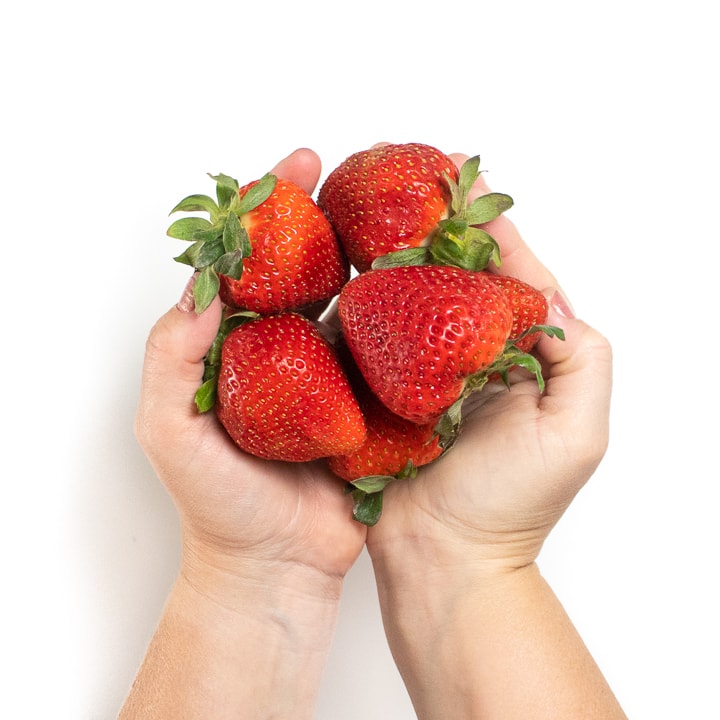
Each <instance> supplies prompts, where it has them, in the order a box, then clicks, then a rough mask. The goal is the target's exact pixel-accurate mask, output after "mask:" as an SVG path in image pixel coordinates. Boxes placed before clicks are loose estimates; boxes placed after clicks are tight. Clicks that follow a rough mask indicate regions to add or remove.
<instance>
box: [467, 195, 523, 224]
mask: <svg viewBox="0 0 720 720" xmlns="http://www.w3.org/2000/svg"><path fill="white" fill-rule="evenodd" d="M512 206H513V199H512V198H511V197H510V196H509V195H504V194H503V193H488V194H487V195H481V196H480V197H478V198H475V200H473V201H472V202H471V203H470V205H469V206H468V209H467V213H466V218H467V221H468V223H469V224H470V225H482V224H483V223H486V222H490V221H491V220H494V219H495V218H496V217H499V216H500V215H502V214H503V213H504V212H505V211H506V210H509V209H510V208H511V207H512Z"/></svg>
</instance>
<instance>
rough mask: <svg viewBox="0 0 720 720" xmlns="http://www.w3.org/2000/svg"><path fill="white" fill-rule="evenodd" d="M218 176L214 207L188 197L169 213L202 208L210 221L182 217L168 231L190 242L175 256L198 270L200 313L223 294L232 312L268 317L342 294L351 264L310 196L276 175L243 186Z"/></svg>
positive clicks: (206, 199) (200, 197)
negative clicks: (246, 311) (241, 311)
mask: <svg viewBox="0 0 720 720" xmlns="http://www.w3.org/2000/svg"><path fill="white" fill-rule="evenodd" d="M213 179H214V180H216V181H217V198H218V201H217V202H215V200H213V199H212V198H210V197H208V196H206V195H190V196H189V197H187V198H185V199H184V200H182V201H181V202H180V203H178V205H176V206H175V208H173V210H172V212H171V214H172V213H175V212H178V211H191V212H192V211H197V210H200V211H205V212H207V213H208V214H209V220H208V219H205V218H200V217H187V218H182V219H180V220H177V221H175V222H174V223H173V224H172V225H171V226H170V228H169V229H168V235H170V236H171V237H174V238H179V239H181V240H190V241H193V244H192V245H191V246H190V247H189V248H188V249H187V250H186V251H185V252H184V253H183V254H182V255H180V256H178V257H177V258H175V259H176V260H177V261H178V262H182V263H185V264H187V265H191V266H193V267H195V268H196V269H197V270H199V271H200V275H199V277H198V279H197V282H196V283H195V305H196V309H197V311H198V312H202V311H203V310H204V309H205V308H206V307H207V306H208V305H209V304H210V302H211V301H212V299H213V298H214V297H215V296H216V295H217V294H218V293H219V294H220V297H221V299H222V300H223V302H224V303H225V304H226V305H228V306H229V307H231V308H236V309H246V310H251V311H254V312H257V313H263V314H267V313H274V312H278V311H281V310H286V309H293V308H300V307H302V306H305V305H309V304H311V303H314V302H318V301H320V300H326V299H329V298H331V297H333V296H334V295H336V294H337V293H338V292H339V290H340V288H341V287H342V286H343V285H344V284H345V283H346V282H347V280H348V278H349V277H350V267H349V263H348V260H347V258H346V257H345V255H344V253H343V251H342V248H341V246H340V244H339V242H338V240H337V238H336V236H335V233H334V231H333V229H332V227H331V225H330V223H329V222H328V220H327V218H326V217H325V215H324V214H323V213H322V211H321V210H320V208H319V207H318V206H317V204H316V203H315V201H314V200H313V199H312V198H311V197H310V195H308V194H307V193H306V192H305V191H304V190H303V189H302V188H300V187H298V186H297V185H295V184H293V183H291V182H289V181H287V180H278V179H277V178H276V177H275V176H274V175H271V174H267V175H265V176H263V177H262V178H261V179H260V180H255V181H253V182H250V183H248V184H247V185H244V186H243V187H239V186H238V183H237V181H236V180H234V179H233V178H230V177H228V176H227V175H222V174H221V175H218V176H216V177H213Z"/></svg>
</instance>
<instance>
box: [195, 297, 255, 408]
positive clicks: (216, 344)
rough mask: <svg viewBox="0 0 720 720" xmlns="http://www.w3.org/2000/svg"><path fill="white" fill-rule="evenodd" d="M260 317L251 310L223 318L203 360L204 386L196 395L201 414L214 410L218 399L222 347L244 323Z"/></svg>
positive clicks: (201, 386)
mask: <svg viewBox="0 0 720 720" xmlns="http://www.w3.org/2000/svg"><path fill="white" fill-rule="evenodd" d="M258 317H260V316H259V315H258V313H256V312H252V311H250V310H242V311H238V312H234V313H232V314H230V315H227V316H226V317H224V318H223V320H222V322H221V323H220V327H219V328H218V331H217V334H216V335H215V339H214V340H213V343H212V345H211V346H210V349H209V350H208V351H207V353H206V355H205V358H204V360H203V362H204V365H205V369H204V371H203V381H202V385H200V387H199V388H198V389H197V392H196V393H195V406H196V407H197V409H198V411H199V412H201V413H205V412H208V411H209V410H212V408H213V407H214V406H215V400H216V399H217V384H218V375H219V373H220V361H221V358H222V346H223V343H224V342H225V338H226V337H227V336H228V335H229V334H230V333H231V332H232V331H233V330H234V329H235V328H236V327H239V326H240V325H242V324H243V323H246V322H249V321H250V320H255V319H256V318H258Z"/></svg>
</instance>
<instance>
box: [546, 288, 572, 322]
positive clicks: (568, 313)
mask: <svg viewBox="0 0 720 720" xmlns="http://www.w3.org/2000/svg"><path fill="white" fill-rule="evenodd" d="M550 305H551V307H552V308H553V310H555V312H556V313H557V314H558V315H561V316H562V317H565V318H574V317H575V311H574V310H573V308H572V305H571V304H570V301H569V300H568V299H567V298H566V297H565V295H564V294H563V293H562V292H561V291H560V290H555V292H554V293H553V296H552V297H551V298H550Z"/></svg>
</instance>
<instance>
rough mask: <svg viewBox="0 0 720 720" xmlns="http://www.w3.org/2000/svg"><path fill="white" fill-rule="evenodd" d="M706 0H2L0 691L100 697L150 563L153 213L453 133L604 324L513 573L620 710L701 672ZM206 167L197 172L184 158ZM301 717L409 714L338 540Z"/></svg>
mask: <svg viewBox="0 0 720 720" xmlns="http://www.w3.org/2000/svg"><path fill="white" fill-rule="evenodd" d="M712 5H713V3H711V2H709V1H708V2H700V1H699V0H687V1H686V2H684V3H682V4H676V3H673V4H671V3H666V2H662V1H659V2H654V3H650V2H633V1H632V0H623V2H618V1H616V0H607V1H606V2H603V3H595V4H592V5H590V4H585V3H579V2H575V3H573V2H557V1H553V0H549V1H548V2H543V3H539V2H507V3H501V2H493V3H485V2H474V3H467V4H465V5H464V6H463V5H462V3H461V4H460V5H459V6H458V5H457V4H441V5H437V4H433V5H432V6H430V4H428V5H427V6H425V5H424V4H422V3H415V2H412V3H411V2H397V3H394V4H393V3H390V2H385V3H382V4H378V6H377V7H376V6H375V5H374V4H373V3H372V2H368V3H358V4H356V5H355V6H351V5H345V4H342V3H333V4H331V3H317V2H283V1H282V0H280V1H277V0H276V1H275V2H268V3H253V4H251V3H243V2H238V0H234V1H233V2H225V1H222V0H208V1H207V2H204V3H190V2H186V1H184V0H180V1H179V2H176V3H174V4H170V3H155V2H153V1H152V0H145V2H138V1H137V0H127V1H126V2H122V3H111V4H108V3H91V2H85V1H84V0H65V1H64V2H61V3H51V2H49V0H40V1H39V2H36V3H22V4H20V3H13V4H12V5H11V6H10V7H8V8H6V9H5V10H4V11H3V19H2V26H1V27H0V35H1V37H0V72H1V73H2V87H1V89H0V92H1V93H2V95H1V97H2V107H3V110H2V114H1V115H0V123H2V132H1V134H0V143H1V145H0V148H1V152H2V155H1V157H0V173H1V182H2V187H1V188H0V199H1V200H2V204H3V208H2V221H1V222H0V230H1V232H2V237H1V243H2V245H1V247H2V251H3V269H4V273H3V281H2V291H3V292H2V298H3V303H2V311H3V312H2V333H1V335H0V337H2V354H1V360H0V361H1V362H2V380H3V397H2V415H3V421H4V422H3V425H4V429H3V430H2V434H1V435H0V437H1V438H2V453H1V457H2V460H1V461H0V462H2V488H3V493H2V508H3V512H2V521H0V533H2V535H1V537H0V541H1V542H0V548H1V549H2V558H0V562H1V564H0V572H1V576H2V588H3V590H2V596H3V608H4V609H3V611H2V614H1V615H0V618H1V619H0V622H2V627H1V628H0V648H1V650H0V652H1V653H2V655H3V660H4V667H6V668H9V669H6V670H5V672H4V676H3V681H2V684H3V688H2V692H0V716H2V717H12V718H15V719H16V720H20V719H25V718H33V719H35V718H49V717H52V718H56V719H58V720H60V719H62V720H65V719H68V720H71V719H72V720H105V719H108V718H113V717H114V716H115V714H116V712H117V710H118V708H119V706H120V704H121V703H122V700H123V697H124V695H125V693H126V692H127V689H128V688H129V686H130V683H131V682H132V679H133V677H134V675H135V672H136V670H137V667H138V665H139V662H140V660H141V658H142V656H143V653H144V650H145V647H146V644H147V642H148V640H149V638H150V636H151V634H152V632H153V629H154V625H155V622H156V621H157V619H158V617H159V613H160V610H161V607H162V604H163V601H164V599H165V596H166V593H167V591H168V588H169V586H170V584H171V582H172V580H173V577H174V574H175V571H176V568H177V562H178V527H177V522H176V518H175V513H174V509H173V507H172V505H171V503H170V502H169V500H168V498H167V496H166V495H165V492H164V490H163V489H162V487H161V485H160V484H159V482H158V481H157V480H156V478H155V477H154V476H153V473H152V472H151V470H150V468H149V466H148V464H147V462H146V460H145V458H144V456H143V455H142V453H141V451H140V450H139V448H138V447H137V445H136V443H135V440H134V438H133V434H132V421H133V415H134V410H135V404H136V400H137V393H138V385H139V372H140V366H141V361H142V355H143V350H144V342H145V338H146V336H147V333H148V331H149V329H150V326H151V325H152V324H153V322H154V321H155V320H156V319H157V318H158V317H159V316H160V315H161V314H162V313H164V312H165V310H166V309H168V308H169V307H170V306H171V305H172V304H173V303H175V302H176V301H177V299H178V298H179V296H180V293H181V290H182V288H183V286H184V284H185V281H186V279H187V277H188V269H187V268H186V267H184V266H181V265H178V264H176V263H174V262H173V261H172V259H171V258H172V257H173V256H174V255H175V254H177V253H178V252H179V248H178V245H177V241H174V240H171V239H169V238H167V237H166V236H165V229H166V227H167V224H168V217H167V214H168V211H169V210H170V208H171V207H172V206H173V205H174V204H175V203H176V202H177V201H178V200H179V199H180V198H181V197H183V196H185V195H187V194H189V193H190V192H207V191H208V190H210V191H211V186H209V185H208V186H207V187H206V186H205V185H206V176H205V173H206V172H213V173H215V172H219V171H222V172H226V173H228V174H232V175H234V176H235V177H238V178H240V179H241V180H250V179H253V178H255V177H257V176H259V174H261V173H263V172H265V171H266V170H268V169H269V168H270V167H271V166H272V165H274V163H275V162H276V161H277V160H278V159H280V158H281V157H283V156H284V155H285V154H287V153H288V152H290V151H291V150H293V149H294V148H296V147H299V146H308V147H312V148H314V149H315V150H317V151H318V152H319V153H320V155H321V156H322V158H323V160H324V174H326V173H327V172H328V171H329V170H330V169H332V168H333V167H334V166H335V165H336V164H337V163H339V162H340V161H341V160H342V159H343V158H344V157H345V156H346V155H349V154H350V153H352V152H355V151H356V150H359V149H362V148H364V147H366V146H368V145H370V144H372V143H374V142H377V141H380V140H388V141H396V142H406V141H421V142H427V143H430V144H433V145H436V146H437V147H439V148H441V149H442V150H444V151H446V152H453V151H462V152H467V153H469V154H476V153H477V154H480V155H481V157H482V166H483V168H484V169H486V170H487V171H488V174H487V178H488V180H489V182H490V184H491V186H492V187H493V188H494V189H496V190H500V191H503V192H507V193H509V194H511V195H512V196H513V197H514V199H515V203H516V204H515V207H514V208H513V209H512V210H511V212H510V216H511V217H512V218H513V219H514V220H515V221H516V222H517V223H518V225H519V226H520V227H521V230H522V231H523V233H524V235H525V237H526V239H527V240H528V241H529V242H530V244H531V245H532V247H533V248H534V249H535V250H536V252H537V254H538V255H539V256H540V257H541V259H542V260H543V261H544V262H545V263H546V264H547V265H548V266H549V267H550V268H551V269H552V270H553V271H554V272H555V273H556V275H557V276H558V277H559V279H560V281H561V283H562V284H563V286H564V288H565V290H566V292H567V294H568V295H569V297H570V299H571V301H572V303H573V305H574V306H575V309H576V311H577V313H578V314H579V315H580V316H582V317H583V318H584V319H586V320H588V321H589V322H591V323H592V324H594V325H595V326H596V327H598V328H599V329H601V330H602V331H603V332H604V333H605V334H606V335H607V336H608V337H609V338H610V339H611V341H612V343H613V346H614V349H615V355H616V379H615V391H614V405H613V417H612V441H611V447H610V450H609V452H608V454H607V456H606V459H605V461H604V462H603V464H602V465H601V467H600V469H599V470H598V471H597V473H596V475H595V476H594V478H593V479H592V480H591V482H590V484H589V485H588V486H587V487H586V488H585V489H584V490H583V491H582V493H581V494H580V496H579V497H578V498H577V500H576V502H575V503H574V504H573V505H572V507H571V508H570V509H569V510H568V512H567V513H566V515H565V516H564V518H563V519H562V520H561V522H560V524H559V525H558V527H557V528H556V529H555V531H554V532H553V534H552V536H551V538H550V539H549V540H548V542H547V544H546V546H545V549H544V551H543V553H542V555H541V558H540V564H541V568H542V569H543V571H544V573H545V574H546V576H547V577H548V579H549V580H550V582H551V584H552V585H553V587H554V588H555V590H556V592H557V593H558V595H559V597H560V598H561V600H562V601H563V603H564V604H565V606H566V608H567V610H568V612H569V614H570V616H571V617H572V618H573V620H574V621H575V623H576V625H577V626H578V628H579V630H580V632H581V634H582V635H583V637H584V639H585V640H586V642H587V644H588V646H589V647H590V649H591V651H592V653H593V654H594V656H595V657H596V659H597V661H598V662H599V664H600V666H601V668H602V669H603V671H604V672H605V674H606V676H607V677H608V679H609V681H610V683H611V685H612V686H613V688H614V690H615V692H616V693H617V695H618V697H619V698H620V701H621V702H622V704H623V705H624V707H625V709H626V712H627V713H628V715H629V716H630V717H632V718H633V719H634V720H665V719H668V720H670V719H673V720H675V719H676V718H693V720H703V719H705V718H715V719H717V718H719V717H720V700H719V699H718V695H717V679H718V674H719V671H720V662H719V661H718V653H719V650H718V643H719V641H720V633H719V628H718V610H717V608H718V607H719V606H720V603H719V602H718V601H719V599H720V598H719V597H718V591H717V584H716V583H715V575H716V573H717V567H718V560H717V550H718V492H717V485H718V480H720V477H719V476H720V473H719V471H718V464H717V460H716V458H717V449H718V444H719V438H718V426H719V423H718V410H717V408H718V401H719V400H720V398H719V397H718V395H719V393H718V380H717V372H718V369H717V363H716V361H717V354H718V353H717V351H718V342H717V331H718V328H717V325H718V312H717V304H718V290H717V287H718V285H717V280H716V274H717V273H716V269H715V260H716V258H717V243H718V239H719V231H718V226H719V224H720V223H719V221H718V212H717V209H718V190H720V187H719V183H718V179H717V178H718V174H717V173H718V166H719V165H720V153H719V152H718V128H719V127H720V117H719V116H718V111H717V109H716V104H715V103H716V101H717V90H718V85H717V82H718V79H717V71H718V68H719V67H720V65H719V63H718V61H719V55H718V51H717V32H716V29H717V24H716V22H715V21H714V20H713V19H712V16H711V9H712ZM207 182H209V180H207ZM317 717H318V718H319V719H320V720H336V719H337V718H343V720H355V719H356V718H357V719H360V718H392V719H393V720H406V719H409V718H413V717H414V715H413V712H412V709H411V706H410V703H409V702H408V700H407V698H406V694H405V690H404V687H403V685H402V682H401V680H400V678H399V676H398V674H397V672H396V670H395V668H394V666H393V664H392V661H391V658H390V655H389V653H388V651H387V649H386V646H385V642H384V636H383V633H382V628H381V623H380V616H379V612H378V607H377V599H376V595H375V589H374V584H373V579H372V573H371V569H370V564H369V561H368V559H367V556H366V555H363V556H362V557H361V559H360V561H359V563H358V564H357V565H356V566H355V567H354V568H353V570H352V572H351V573H350V575H349V577H348V578H347V582H346V590H345V594H344V596H343V604H342V609H341V614H340V619H339V625H338V628H337V634H336V639H335V643H334V645H333V649H332V654H331V657H330V660H329V664H328V667H327V672H326V675H325V679H324V683H323V686H322V689H321V694H320V700H319V705H318V711H317Z"/></svg>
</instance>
